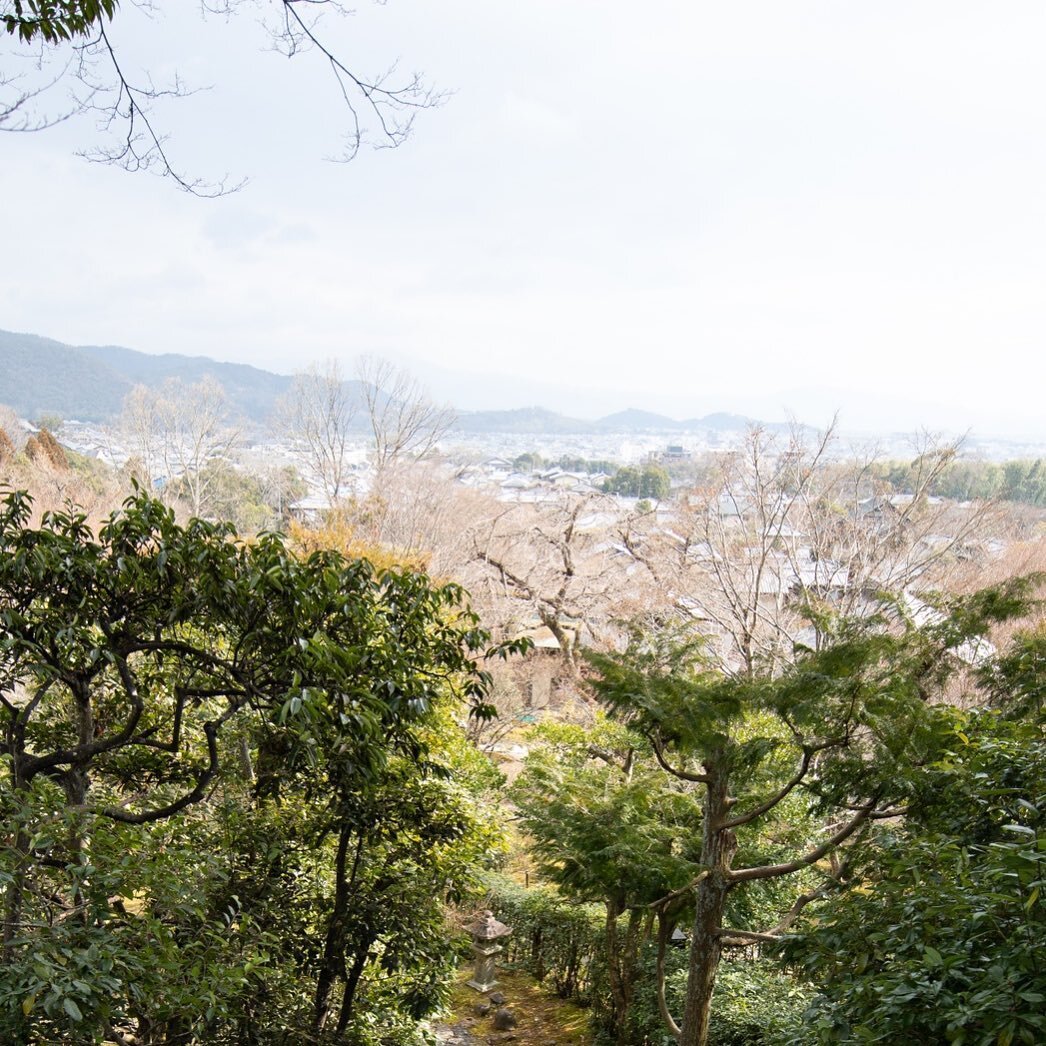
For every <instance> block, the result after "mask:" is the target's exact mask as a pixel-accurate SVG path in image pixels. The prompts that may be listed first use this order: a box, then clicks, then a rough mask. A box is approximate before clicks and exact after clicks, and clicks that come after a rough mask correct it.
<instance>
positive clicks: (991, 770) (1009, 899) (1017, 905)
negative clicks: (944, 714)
mask: <svg viewBox="0 0 1046 1046" xmlns="http://www.w3.org/2000/svg"><path fill="white" fill-rule="evenodd" d="M1044 886H1046V739H1044V737H1043V734H1042V730H1041V728H1040V727H1038V726H1037V725H1033V724H1028V723H1017V724H1014V723H1010V722H1007V721H1005V720H1004V719H1001V718H1000V717H999V715H998V713H994V712H980V713H974V714H965V715H964V714H959V713H956V714H955V716H954V723H953V729H952V732H951V735H950V738H949V739H948V743H947V744H945V745H944V746H943V747H942V750H941V751H940V752H939V753H938V757H937V759H935V760H934V761H933V763H932V764H931V765H929V766H928V768H927V770H926V773H925V774H924V775H923V777H922V780H921V781H920V782H919V788H918V791H917V792H916V794H915V795H913V798H912V801H911V803H910V808H909V812H908V816H907V818H906V819H905V820H904V821H901V822H897V823H896V824H891V825H890V826H889V827H888V828H884V829H883V830H882V831H881V832H879V833H877V834H876V835H875V836H874V837H873V838H872V839H871V840H869V843H868V845H867V846H866V847H864V848H862V850H861V851H860V855H859V857H858V858H855V861H854V868H853V873H852V876H851V878H850V880H849V886H848V888H847V889H845V890H841V891H840V892H838V893H837V894H835V895H834V896H833V898H832V899H831V901H830V903H828V904H826V905H823V906H822V907H821V908H820V909H819V910H818V913H817V919H816V922H815V923H814V924H812V925H811V926H810V927H809V928H808V929H807V932H806V933H804V934H802V935H799V936H796V937H795V938H792V939H791V940H789V942H788V943H787V946H786V948H785V954H786V956H787V957H788V958H789V960H790V961H791V962H792V963H796V964H799V965H800V967H801V968H802V970H803V972H804V974H805V975H806V977H807V978H808V979H809V980H810V982H811V984H812V985H814V986H815V987H816V988H817V989H818V990H819V992H820V994H819V996H818V998H817V1000H816V1002H815V1004H814V1006H813V1007H812V1010H811V1014H810V1019H811V1023H812V1024H813V1026H814V1027H815V1028H816V1029H817V1030H818V1031H819V1033H820V1035H821V1038H822V1041H824V1042H833V1043H834V1042H897V1041H900V1040H902V1039H908V1040H909V1041H913V1042H949V1043H966V1044H974V1043H976V1044H984V1046H987V1044H989V1043H1003V1044H1007V1043H1011V1042H1021V1043H1029V1044H1030V1043H1039V1042H1042V1041H1043V1040H1044V1039H1046V1016H1044V1014H1046V1006H1044V1004H1046V968H1044V967H1043V963H1042V958H1043V941H1044V940H1046V904H1044V903H1043V901H1042V900H1041V895H1042V890H1043V887H1044Z"/></svg>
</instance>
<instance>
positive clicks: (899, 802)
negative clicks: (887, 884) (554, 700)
mask: <svg viewBox="0 0 1046 1046" xmlns="http://www.w3.org/2000/svg"><path fill="white" fill-rule="evenodd" d="M1026 590H1027V585H1026V584H1024V583H1013V584H1011V585H1010V586H1008V587H1007V588H1006V589H1004V590H993V591H987V592H984V593H980V594H978V595H976V596H974V597H970V598H968V599H966V600H964V601H961V602H955V603H953V604H951V605H950V606H948V607H946V608H945V609H946V610H947V611H948V612H947V613H946V614H944V613H942V618H941V620H940V621H939V622H938V623H936V624H934V625H931V626H928V627H924V628H921V629H919V628H916V627H914V626H913V625H911V624H910V623H908V622H906V621H905V620H904V619H903V616H902V617H901V618H900V619H899V620H888V619H887V618H886V617H885V616H884V615H879V616H878V617H876V618H869V619H861V620H858V621H850V622H845V621H844V622H836V623H835V624H834V626H833V631H834V634H833V641H832V643H831V644H830V645H828V646H826V647H823V648H822V649H820V650H818V651H807V652H805V653H801V654H800V656H799V658H798V659H797V661H796V662H795V664H793V665H790V666H788V667H787V668H786V669H785V670H784V671H783V673H782V674H781V675H780V676H777V677H770V678H767V677H762V676H747V677H724V676H723V675H721V674H719V673H713V672H709V671H705V670H703V669H702V667H701V664H700V661H699V660H698V661H695V659H694V657H693V651H692V650H688V649H686V648H683V649H682V650H680V649H678V648H676V649H672V648H671V647H670V648H668V649H667V650H666V649H658V647H657V645H656V644H655V645H647V646H645V647H644V646H641V647H639V648H638V649H636V650H634V651H633V652H632V653H631V654H630V655H626V656H624V657H621V656H594V657H593V658H592V661H593V662H594V664H595V665H596V667H597V668H598V669H599V671H600V678H599V679H598V680H597V681H596V682H595V689H596V691H597V693H598V694H599V696H600V697H601V698H602V699H603V700H604V701H605V702H607V703H608V704H609V705H610V706H611V707H612V708H615V709H616V710H618V711H619V712H621V713H626V714H627V715H628V716H629V717H630V720H631V722H632V724H633V726H634V727H635V728H636V729H638V730H639V731H641V732H642V733H643V734H644V735H645V736H646V737H647V738H648V740H649V742H650V745H651V747H652V750H653V752H654V755H655V758H656V759H657V761H658V763H659V764H660V765H661V767H662V768H663V770H664V771H665V772H666V773H667V774H669V775H670V776H671V777H673V778H675V779H677V780H679V781H683V782H689V783H690V784H692V785H697V786H699V793H700V796H701V803H702V815H703V816H702V825H701V829H700V833H699V835H698V837H697V838H695V840H694V848H695V850H696V851H697V862H696V863H697V865H698V867H699V869H700V870H699V871H698V873H697V875H696V876H695V877H694V878H693V880H692V881H691V882H690V883H689V884H688V886H687V889H688V890H692V895H693V904H694V921H693V928H692V932H691V939H690V953H689V965H688V977H687V991H686V998H685V1003H684V1009H683V1013H682V1018H681V1020H679V1021H678V1022H677V1021H676V1020H675V1019H674V1018H673V1017H672V1016H671V1015H670V1014H668V1013H665V1014H664V1016H665V1023H666V1026H667V1027H668V1029H669V1031H670V1032H671V1033H672V1035H673V1036H675V1037H676V1038H677V1039H678V1041H679V1042H681V1043H682V1044H684V1046H704V1044H705V1043H706V1042H707V1041H708V1034H709V1021H710V1015H711V1006H712V995H713V990H714V987H715V980H716V974H717V971H718V967H719V963H720V959H721V956H722V952H723V949H724V947H728V946H731V945H735V944H744V943H746V942H756V943H773V942H775V941H776V940H777V939H778V937H779V935H780V933H781V932H782V931H783V930H785V929H786V928H787V927H788V926H789V925H790V924H791V922H792V921H794V919H795V918H796V917H797V915H798V913H799V912H800V911H801V910H802V908H803V907H804V906H805V905H806V904H808V903H810V901H812V900H814V899H816V898H817V897H818V896H820V894H821V893H822V892H823V891H824V890H826V889H829V888H830V886H831V884H832V883H833V882H834V881H836V880H837V879H838V877H839V876H840V874H842V871H843V868H842V867H840V863H839V861H838V860H836V861H835V863H834V864H833V863H832V858H833V855H836V854H838V853H839V851H840V848H841V847H843V845H844V844H845V843H847V841H848V840H853V839H855V838H857V837H859V836H860V835H861V834H862V833H864V832H866V831H867V830H868V828H869V827H870V826H871V825H873V824H874V823H875V822H876V821H879V820H884V819H892V818H896V817H899V816H901V815H902V814H903V812H904V810H905V809H906V804H907V802H908V801H909V799H910V798H911V793H912V790H913V774H914V768H916V767H918V766H919V764H920V763H922V762H924V761H925V760H926V759H927V758H929V757H930V756H932V754H933V753H935V752H936V751H937V750H938V747H939V743H940V737H941V732H942V729H943V728H944V727H943V724H944V723H946V722H947V717H945V716H942V713H941V712H940V711H939V709H938V708H937V707H936V706H935V700H936V699H938V698H939V697H940V696H941V694H942V688H943V686H944V685H945V683H946V681H947V679H948V678H949V676H950V675H951V673H952V672H953V671H954V670H955V669H956V668H957V667H959V666H960V665H961V664H962V661H961V659H960V658H959V657H958V656H957V652H963V651H968V650H969V643H970V642H971V640H972V639H973V638H975V637H977V636H980V635H982V634H983V633H984V631H985V630H986V629H987V628H988V627H989V625H990V624H991V623H992V622H994V621H997V620H1000V619H1004V618H1007V617H1011V616H1013V615H1016V614H1019V613H1021V612H1023V611H1024V610H1025V608H1026V600H1025V598H1024V596H1025V593H1026ZM823 624H824V625H825V626H826V627H827V622H823ZM800 797H806V798H807V799H808V801H809V803H810V812H811V813H812V814H814V815H816V816H814V817H812V818H811V819H809V820H808V821H807V822H806V832H805V835H806V838H803V839H798V840H789V841H788V843H787V845H786V848H787V849H790V850H791V853H789V854H787V855H781V854H779V853H773V852H764V853H763V854H762V855H760V854H759V853H758V847H757V846H755V845H753V844H751V843H746V842H745V839H746V838H748V839H750V838H751V837H752V836H753V834H755V835H756V836H758V832H759V828H760V825H761V824H765V822H766V821H767V819H768V818H771V817H773V816H775V813H777V814H779V813H780V812H781V810H782V809H783V808H784V807H783V804H787V803H789V802H792V801H795V800H796V799H799V798H800ZM822 824H823V825H826V827H825V829H824V830H823V832H818V831H817V828H818V826H819V825H822ZM695 834H696V833H695ZM698 839H699V842H698ZM793 844H797V845H793ZM813 872H817V873H820V875H819V876H818V877H819V878H820V879H821V883H820V884H814V885H813V887H812V889H810V890H807V891H806V892H805V893H802V894H800V895H799V896H798V898H797V899H796V901H795V902H794V904H793V906H792V907H791V909H790V910H789V911H788V912H786V913H784V914H783V915H782V918H781V919H780V920H779V921H778V923H777V924H776V925H775V926H773V927H770V928H769V929H764V930H762V931H756V930H751V929H749V928H747V927H743V926H736V925H735V926H731V925H728V923H727V919H728V915H729V911H730V908H729V905H730V902H731V900H732V903H733V905H734V906H737V903H738V898H739V897H740V896H743V894H744V893H745V892H746V891H748V890H750V889H751V888H752V885H753V884H757V883H764V882H765V881H768V880H775V879H786V878H787V877H793V876H795V877H801V876H803V875H804V874H810V873H813ZM798 881H799V882H802V879H801V878H800V879H799V880H798ZM797 893H798V891H797ZM669 900H670V898H669V897H668V896H666V898H665V903H667V902H668V901H669ZM660 990H661V992H662V993H663V984H662V985H661V989H660Z"/></svg>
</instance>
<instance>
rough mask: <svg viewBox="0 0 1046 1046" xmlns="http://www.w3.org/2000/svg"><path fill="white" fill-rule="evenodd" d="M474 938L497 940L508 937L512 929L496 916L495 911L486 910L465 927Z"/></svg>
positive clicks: (478, 939)
mask: <svg viewBox="0 0 1046 1046" xmlns="http://www.w3.org/2000/svg"><path fill="white" fill-rule="evenodd" d="M465 929H466V930H468V932H469V933H470V934H472V937H473V939H474V940H477V941H496V940H497V939H498V938H499V937H507V936H508V935H509V934H510V933H512V930H511V929H510V928H509V927H507V926H506V925H505V924H504V923H502V922H498V920H497V919H495V918H494V913H493V912H489V911H488V912H484V913H483V914H482V915H481V916H480V917H479V918H478V919H477V920H476V921H475V922H474V923H470V924H469V925H468V926H466V927H465Z"/></svg>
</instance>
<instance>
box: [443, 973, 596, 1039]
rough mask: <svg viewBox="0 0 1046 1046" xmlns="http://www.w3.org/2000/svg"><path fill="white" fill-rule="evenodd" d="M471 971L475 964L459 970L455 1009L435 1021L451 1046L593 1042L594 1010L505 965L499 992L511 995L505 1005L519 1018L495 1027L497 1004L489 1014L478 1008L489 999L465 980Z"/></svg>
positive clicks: (454, 999)
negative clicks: (591, 1017) (507, 1025)
mask: <svg viewBox="0 0 1046 1046" xmlns="http://www.w3.org/2000/svg"><path fill="white" fill-rule="evenodd" d="M471 975H472V971H471V969H463V970H461V971H460V972H459V973H458V979H457V983H456V984H455V985H454V992H453V995H452V997H451V1002H450V1012H449V1014H448V1015H447V1016H446V1017H444V1018H443V1019H442V1020H441V1021H439V1022H438V1023H437V1024H436V1026H435V1032H436V1036H437V1038H438V1039H439V1040H440V1041H441V1042H444V1043H447V1044H448V1046H486V1044H488V1043H501V1042H506V1043H512V1044H513V1046H591V1043H592V1034H591V1032H590V1031H589V1019H588V1016H589V1015H588V1011H587V1010H583V1009H581V1008H580V1007H579V1006H577V1005H575V1004H574V1003H572V1002H565V1001H564V1000H563V999H559V998H557V997H556V996H555V995H553V994H552V993H551V992H549V991H547V990H546V989H545V988H544V987H542V986H541V985H540V984H538V982H537V981H535V980H534V978H533V977H531V976H529V975H528V974H525V973H520V972H517V971H515V970H499V971H498V986H497V988H495V989H494V991H495V992H501V994H502V995H504V996H505V1003H504V1005H505V1006H507V1007H508V1008H509V1009H510V1010H512V1012H513V1013H514V1014H515V1017H516V1020H517V1022H518V1023H517V1025H516V1027H515V1028H513V1029H512V1030H511V1031H495V1030H494V1017H493V1013H494V1009H496V1007H492V1008H491V1011H490V1013H489V1014H487V1015H485V1016H480V1015H479V1014H478V1013H477V1012H476V1007H477V1005H482V1004H483V1003H486V1002H487V1001H488V1000H487V997H486V996H483V995H480V994H479V992H477V991H475V989H473V988H470V987H469V986H468V985H467V984H466V983H465V982H466V981H467V980H468V979H469V977H470V976H471Z"/></svg>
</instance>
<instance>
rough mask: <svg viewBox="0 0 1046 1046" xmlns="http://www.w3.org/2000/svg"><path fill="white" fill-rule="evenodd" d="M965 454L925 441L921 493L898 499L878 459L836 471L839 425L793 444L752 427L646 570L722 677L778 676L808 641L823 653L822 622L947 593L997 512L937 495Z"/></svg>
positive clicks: (918, 476)
mask: <svg viewBox="0 0 1046 1046" xmlns="http://www.w3.org/2000/svg"><path fill="white" fill-rule="evenodd" d="M956 449H957V447H956V445H955V444H940V443H937V442H935V441H932V440H926V439H924V440H923V441H922V442H921V443H920V444H919V446H918V447H917V457H916V460H915V467H914V468H913V469H912V470H911V489H910V490H908V491H907V492H904V493H897V492H893V491H890V490H888V489H887V488H886V485H885V484H884V483H883V481H882V480H881V479H880V478H879V473H878V472H877V470H876V468H875V465H876V461H877V458H876V456H875V455H874V454H868V455H865V456H864V457H863V458H861V459H857V460H854V459H852V458H851V459H850V460H846V461H842V460H837V456H838V453H839V448H838V440H837V437H836V435H835V432H834V427H832V426H830V427H829V428H828V429H827V430H826V431H824V432H822V433H821V434H819V435H818V436H816V437H815V438H813V439H810V438H808V437H807V435H806V434H805V433H804V432H803V431H802V430H800V429H797V428H796V429H793V430H792V431H791V432H790V434H789V435H788V437H787V438H786V439H784V440H781V439H779V438H777V437H776V436H774V435H773V434H771V433H768V432H766V431H764V430H762V429H758V428H757V429H753V430H752V431H751V432H749V433H748V435H747V436H746V438H745V441H744V443H743V445H742V447H741V448H740V449H739V450H737V451H736V452H735V453H733V454H729V455H726V456H725V457H724V458H723V459H722V460H721V461H720V463H719V466H718V469H717V470H716V471H715V473H714V474H713V475H712V477H711V479H710V481H709V482H708V484H707V485H706V486H704V487H703V488H701V489H699V490H695V491H692V492H690V493H689V495H687V497H686V499H685V502H684V503H683V504H681V505H680V508H679V515H678V518H677V520H676V522H675V525H674V527H673V528H672V529H671V531H670V533H668V534H665V535H662V541H661V544H660V547H659V548H658V549H656V550H655V551H653V552H651V553H650V554H649V555H647V556H646V558H645V562H647V563H648V564H651V569H652V570H655V571H659V572H660V574H661V578H662V580H663V581H669V583H670V584H671V585H672V586H673V587H674V589H675V596H676V601H677V604H678V606H679V607H680V608H681V609H683V610H685V611H686V612H687V613H688V614H689V615H691V616H692V617H693V618H695V619H697V620H698V621H699V622H700V623H701V625H702V626H703V627H704V628H705V630H706V631H707V632H708V633H709V634H710V635H711V636H713V637H714V645H713V647H712V652H713V653H714V654H715V655H716V657H717V660H718V662H719V666H720V667H721V668H723V669H724V670H726V671H729V672H736V673H740V674H744V675H749V676H750V675H753V674H754V673H755V672H756V671H757V670H759V671H769V672H771V673H772V672H773V671H774V670H775V668H776V667H779V666H780V664H781V663H782V662H783V661H785V660H788V659H790V658H791V656H792V651H793V646H794V643H795V642H796V641H797V640H799V639H802V641H804V642H808V644H809V645H812V646H815V647H817V646H820V645H821V643H822V641H823V639H824V634H823V631H822V630H821V629H820V628H819V627H818V621H819V619H820V612H821V611H828V612H830V613H831V614H841V615H843V616H853V615H854V614H858V613H862V612H864V611H867V610H869V609H871V608H872V607H874V606H881V605H882V600H883V598H884V597H885V596H887V595H889V596H890V597H893V596H896V595H898V594H900V593H904V592H905V591H909V592H911V591H913V590H914V589H915V588H920V589H930V588H934V587H938V586H939V585H940V584H941V582H942V581H943V573H942V570H943V568H944V566H945V565H946V564H947V563H948V562H949V561H950V560H951V559H952V558H953V557H954V556H955V555H956V554H957V552H958V550H959V549H961V548H962V547H963V546H964V544H965V543H966V542H967V541H968V540H969V539H970V537H971V535H973V534H974V533H975V532H976V531H977V529H978V528H980V527H982V526H983V525H984V520H985V515H986V512H987V511H988V507H987V506H985V505H982V504H977V505H966V506H962V507H959V506H956V505H954V504H952V503H950V502H947V501H945V500H943V499H939V498H934V497H932V496H931V495H930V491H931V489H932V488H933V485H934V483H935V481H936V480H937V479H938V478H939V476H940V473H941V471H942V470H943V469H944V468H945V467H946V466H947V464H948V463H949V462H950V461H951V460H952V458H953V457H954V455H955V453H956ZM659 556H660V557H663V558H661V559H660V561H658V557H659ZM673 567H674V570H675V576H674V578H671V579H670V580H669V577H668V575H669V573H670V571H671V569H672V568H673ZM811 621H812V622H813V624H812V625H811Z"/></svg>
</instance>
